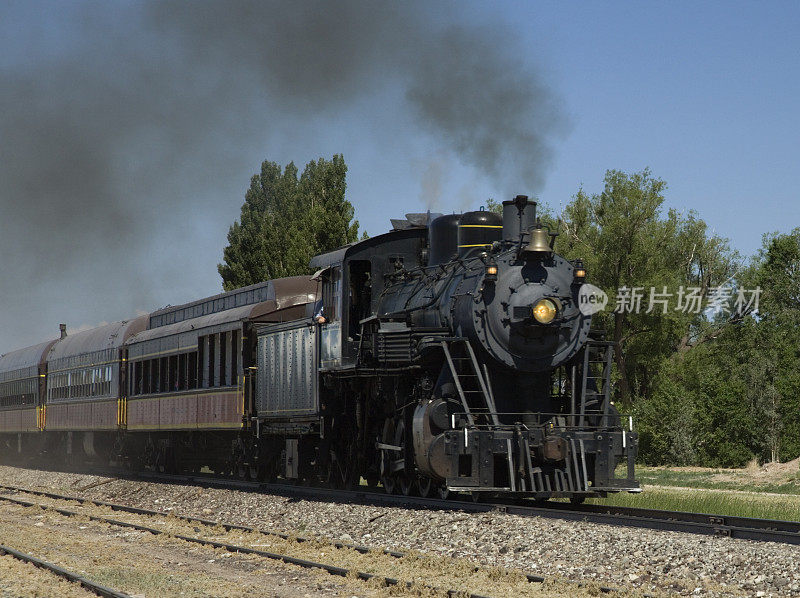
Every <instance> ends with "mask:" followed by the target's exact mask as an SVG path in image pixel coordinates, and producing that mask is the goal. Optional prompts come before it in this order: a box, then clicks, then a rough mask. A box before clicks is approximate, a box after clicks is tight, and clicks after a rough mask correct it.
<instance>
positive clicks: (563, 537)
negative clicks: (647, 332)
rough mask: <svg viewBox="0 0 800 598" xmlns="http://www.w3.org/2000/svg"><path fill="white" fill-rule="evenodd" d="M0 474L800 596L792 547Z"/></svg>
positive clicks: (253, 519) (401, 545)
mask: <svg viewBox="0 0 800 598" xmlns="http://www.w3.org/2000/svg"><path fill="white" fill-rule="evenodd" d="M0 483H3V484H8V485H16V486H21V487H27V488H32V489H39V490H51V491H54V492H59V493H62V494H67V495H71V496H82V497H86V498H91V499H96V500H104V501H109V502H119V503H121V504H127V505H131V506H137V507H142V508H148V509H157V510H163V511H172V512H175V513H176V514H177V513H180V514H184V515H194V516H198V517H204V518H207V519H214V520H217V521H225V522H229V523H238V524H243V525H249V526H253V527H259V528H263V529H266V530H274V531H281V532H285V533H290V534H297V535H302V536H306V537H314V536H316V537H319V538H328V539H334V540H338V541H342V542H348V543H358V544H365V545H368V546H374V547H382V548H394V549H410V550H418V551H420V552H424V553H429V554H436V555H445V556H455V557H461V558H467V559H469V560H471V561H473V562H475V563H478V564H481V565H488V566H496V567H510V568H515V569H521V570H523V571H525V572H527V573H531V574H535V575H541V576H544V577H553V576H557V577H561V578H566V579H571V580H575V581H579V582H590V583H599V584H601V585H607V586H614V587H618V588H620V589H628V590H634V591H646V592H655V593H661V592H669V593H673V592H674V593H678V594H682V595H696V596H790V595H800V570H798V564H800V547H798V546H790V545H783V544H776V543H768V542H752V541H747V540H736V539H731V538H725V537H711V536H697V535H693V534H684V533H679V532H663V531H654V530H645V529H635V528H625V527H615V526H609V525H600V524H593V523H586V522H570V521H558V520H553V519H544V518H537V517H520V516H516V515H508V514H504V513H465V512H462V511H455V510H454V511H435V512H433V511H423V510H409V509H403V508H398V507H377V506H365V505H349V504H340V503H331V502H321V501H311V500H297V499H291V498H287V497H284V496H272V495H267V494H257V493H252V492H243V491H236V490H222V489H209V488H199V487H196V486H184V485H177V484H159V483H152V482H142V481H138V480H137V481H134V480H115V479H110V478H103V477H99V476H89V475H80V474H70V473H59V472H49V471H37V470H27V469H18V468H13V467H5V466H0Z"/></svg>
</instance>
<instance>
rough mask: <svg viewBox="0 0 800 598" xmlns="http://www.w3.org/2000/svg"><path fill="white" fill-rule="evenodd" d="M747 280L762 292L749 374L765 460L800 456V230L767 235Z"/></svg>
mask: <svg viewBox="0 0 800 598" xmlns="http://www.w3.org/2000/svg"><path fill="white" fill-rule="evenodd" d="M746 283H747V284H748V286H749V287H750V288H755V287H759V288H760V289H762V290H763V292H762V294H761V297H760V302H759V306H758V313H757V317H756V318H755V320H754V322H753V325H752V329H753V331H752V335H751V342H750V344H749V345H748V349H749V351H748V355H747V360H746V362H745V366H746V367H745V369H744V372H745V374H746V376H747V382H748V384H747V396H748V398H749V400H750V404H751V406H752V409H753V413H754V423H755V427H756V428H757V429H758V430H759V431H760V434H759V439H760V442H759V444H758V446H757V447H756V448H757V449H758V452H759V456H760V457H761V458H762V459H763V460H771V461H778V460H786V459H793V458H795V457H797V456H798V455H800V228H797V229H794V230H793V231H792V232H791V233H789V234H781V235H779V234H773V235H767V236H765V238H764V243H763V247H762V249H761V251H760V252H759V255H758V256H757V257H756V259H755V260H754V264H753V267H752V270H751V272H750V273H749V276H748V277H747V279H746Z"/></svg>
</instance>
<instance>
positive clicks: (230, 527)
mask: <svg viewBox="0 0 800 598" xmlns="http://www.w3.org/2000/svg"><path fill="white" fill-rule="evenodd" d="M0 490H7V491H11V492H19V493H25V494H32V495H35V496H42V497H46V498H51V499H54V500H65V501H74V502H77V503H80V504H91V505H95V506H98V507H106V508H109V509H111V510H114V511H120V512H124V513H132V514H135V515H148V516H160V517H172V518H175V519H179V520H181V521H185V522H186V523H197V524H201V525H205V526H209V527H217V526H219V527H222V528H223V529H225V530H226V531H242V532H255V533H260V534H264V535H268V536H275V537H278V538H281V539H284V540H295V541H297V542H307V541H309V538H306V537H303V536H291V535H289V534H284V533H281V532H276V531H273V530H264V529H260V528H255V527H249V526H246V525H239V524H234V523H224V522H219V521H213V520H210V519H203V518H200V517H192V516H190V515H180V514H177V513H174V512H169V513H167V512H164V511H154V510H150V509H144V508H141V507H131V506H128V505H121V504H118V503H110V502H106V501H100V500H94V499H90V498H84V497H79V496H67V495H63V494H57V493H54V492H48V491H45V490H33V489H28V488H23V487H20V486H9V485H5V484H0ZM0 500H9V497H4V496H2V495H0ZM10 500H11V501H12V502H17V503H19V502H26V501H19V500H18V499H10ZM448 502H449V501H448ZM33 504H35V503H33ZM39 506H42V505H39ZM47 508H50V507H47ZM176 537H177V536H176ZM331 545H332V546H335V547H336V548H349V549H351V550H355V551H356V552H359V553H361V554H367V553H368V552H370V551H374V548H369V547H368V546H363V545H359V544H348V543H343V542H336V541H334V542H331ZM381 552H382V553H383V554H385V555H388V556H392V557H395V558H403V557H405V556H406V553H404V552H399V551H395V550H387V549H381ZM479 569H480V567H477V566H476V567H475V571H478V570H479ZM525 578H526V579H527V580H528V582H530V583H543V582H544V581H546V579H545V578H544V577H542V576H540V575H530V574H525ZM576 583H577V585H578V587H583V585H584V584H583V583H580V582H576ZM599 590H600V591H601V592H602V593H604V594H608V593H612V592H617V591H618V590H617V589H616V588H611V587H607V586H600V587H599ZM456 593H458V592H456ZM462 593H463V592H462ZM471 596H475V597H476V598H479V597H478V596H477V595H471Z"/></svg>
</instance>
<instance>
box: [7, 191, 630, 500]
mask: <svg viewBox="0 0 800 598" xmlns="http://www.w3.org/2000/svg"><path fill="white" fill-rule="evenodd" d="M393 225H394V228H393V230H392V231H390V232H388V233H386V234H383V235H380V236H377V237H373V238H371V239H368V240H365V241H361V242H358V243H354V244H351V245H348V246H346V247H342V248H340V249H338V250H336V251H333V252H331V253H327V254H324V255H320V256H317V257H315V258H314V259H313V260H312V263H311V266H312V267H313V268H314V269H316V273H315V274H314V276H313V277H312V278H311V279H309V277H294V278H291V279H279V280H274V281H268V282H265V283H260V284H257V285H253V286H252V287H247V288H244V289H238V290H236V291H232V292H229V293H223V294H221V295H217V296H214V297H210V298H207V299H201V300H198V301H195V302H192V303H189V304H186V305H181V306H176V307H169V308H166V309H163V310H159V311H157V312H154V313H152V314H150V315H149V316H142V317H140V318H137V319H135V320H132V321H129V322H117V323H113V324H109V325H105V326H103V327H100V328H96V329H93V330H87V331H82V332H79V333H77V334H75V335H70V336H66V333H65V331H64V330H63V328H62V334H61V338H59V339H55V340H53V341H50V342H48V343H42V344H40V345H36V346H35V347H29V348H26V349H21V350H19V351H15V352H12V353H9V354H6V355H3V356H0V447H2V449H1V450H0V456H1V457H3V458H4V459H6V460H8V459H15V460H17V461H19V460H23V461H31V460H35V459H37V458H45V459H46V460H47V461H48V462H53V461H55V460H59V459H61V458H64V457H66V458H67V459H72V460H73V461H76V460H85V461H95V462H97V461H101V462H107V461H110V462H111V463H113V464H118V465H126V466H129V467H133V468H141V467H147V468H155V469H158V470H162V471H197V470H199V469H201V468H209V469H211V470H213V471H217V472H221V473H225V474H229V475H237V476H240V477H248V478H252V479H261V480H269V479H274V478H277V477H282V478H284V479H287V480H297V481H302V482H305V483H312V484H319V483H322V484H327V485H332V486H337V487H347V486H352V485H357V484H359V483H360V482H361V481H362V480H365V481H366V482H367V483H368V484H370V485H375V486H377V485H378V484H379V483H381V484H382V485H383V488H384V489H385V490H386V491H388V492H402V493H404V494H410V493H421V494H423V495H430V494H434V493H440V494H441V495H446V494H447V493H449V492H452V491H461V492H468V493H471V494H472V495H473V496H476V497H479V496H480V495H481V493H490V494H515V495H525V496H532V497H535V498H539V499H545V498H550V497H569V498H572V499H574V500H581V499H583V498H585V497H587V496H604V495H605V494H606V493H607V492H616V491H623V490H627V491H638V489H639V486H638V483H637V482H636V481H635V480H634V475H633V464H634V459H635V456H636V442H637V441H636V434H635V433H634V432H633V430H632V426H631V424H630V422H629V421H627V422H623V421H621V419H620V416H619V414H618V413H617V411H616V410H615V408H614V406H613V403H612V401H611V364H612V357H613V355H612V351H613V347H612V344H611V343H609V342H606V341H604V340H602V338H600V337H599V336H597V335H595V334H594V333H593V331H592V330H591V316H590V315H587V314H585V313H583V311H586V310H581V306H580V305H579V297H580V293H581V288H582V286H583V284H584V279H585V277H586V271H585V269H584V267H583V265H582V263H581V262H579V261H575V262H570V261H568V260H566V259H565V258H563V257H561V256H559V255H557V254H556V253H555V252H554V251H553V242H554V239H555V235H554V234H552V233H550V232H549V231H548V230H547V229H546V228H543V227H542V226H541V225H540V224H539V223H538V220H537V218H536V204H535V203H533V202H529V201H528V200H527V198H525V197H524V196H518V197H517V198H516V199H514V200H512V201H506V202H504V203H503V215H502V217H501V216H500V215H498V214H494V213H490V212H485V211H479V212H467V213H465V214H461V215H445V216H439V217H436V218H432V217H431V215H430V214H416V215H414V214H411V215H408V216H407V219H405V220H395V221H393ZM626 424H627V425H626ZM623 460H626V463H627V476H626V477H625V478H616V477H615V470H616V467H617V465H618V464H619V463H620V462H621V461H623Z"/></svg>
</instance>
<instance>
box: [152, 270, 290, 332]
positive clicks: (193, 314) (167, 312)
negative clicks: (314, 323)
mask: <svg viewBox="0 0 800 598" xmlns="http://www.w3.org/2000/svg"><path fill="white" fill-rule="evenodd" d="M274 299H275V287H274V286H273V284H272V282H270V281H266V282H259V283H257V284H254V285H250V286H249V287H242V288H241V289H236V290H234V291H229V292H227V293H220V294H219V295H214V296H213V297H207V298H206V299H200V300H198V301H193V302H191V303H184V304H183V305H176V306H174V307H165V308H164V309H160V310H158V311H155V312H153V313H152V314H150V328H158V327H160V326H168V325H169V324H176V323H178V322H183V321H184V320H191V319H192V318H199V317H201V316H207V315H210V314H215V313H217V312H220V311H225V310H227V309H234V308H236V307H242V306H244V305H253V304H255V303H261V302H263V301H270V300H274Z"/></svg>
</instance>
